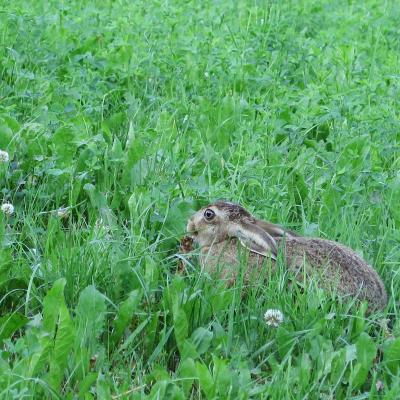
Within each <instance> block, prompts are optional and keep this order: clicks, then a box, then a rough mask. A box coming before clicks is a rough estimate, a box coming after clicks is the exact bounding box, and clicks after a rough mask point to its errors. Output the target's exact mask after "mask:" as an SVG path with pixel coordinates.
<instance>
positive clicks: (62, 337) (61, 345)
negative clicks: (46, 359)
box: [48, 301, 75, 390]
mask: <svg viewBox="0 0 400 400" xmlns="http://www.w3.org/2000/svg"><path fill="white" fill-rule="evenodd" d="M74 339H75V328H74V324H73V322H72V320H71V317H70V315H69V311H68V309H67V307H66V305H65V303H64V301H63V303H62V304H61V305H60V310H59V321H58V327H57V334H56V337H55V343H54V348H53V351H52V353H51V358H50V372H49V374H48V382H49V383H50V385H51V386H52V387H53V388H54V389H56V390H57V389H58V388H59V387H60V385H61V382H62V379H63V377H64V374H65V369H66V367H67V361H68V355H69V353H70V351H71V349H72V348H73V346H74Z"/></svg>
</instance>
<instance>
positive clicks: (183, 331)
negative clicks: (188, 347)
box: [174, 308, 188, 352]
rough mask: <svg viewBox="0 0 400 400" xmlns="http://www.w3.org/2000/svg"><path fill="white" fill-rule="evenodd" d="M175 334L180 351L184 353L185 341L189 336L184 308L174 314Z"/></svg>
mask: <svg viewBox="0 0 400 400" xmlns="http://www.w3.org/2000/svg"><path fill="white" fill-rule="evenodd" d="M174 333H175V339H176V343H177V345H178V348H179V351H180V352H183V348H184V344H185V339H186V338H187V336H188V322H187V317H186V313H185V311H184V310H183V309H182V308H179V309H178V310H177V311H176V313H174Z"/></svg>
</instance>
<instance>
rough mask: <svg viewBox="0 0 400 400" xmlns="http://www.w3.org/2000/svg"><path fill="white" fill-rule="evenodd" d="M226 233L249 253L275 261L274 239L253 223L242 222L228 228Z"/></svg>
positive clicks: (275, 248)
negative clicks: (234, 238) (236, 239)
mask: <svg viewBox="0 0 400 400" xmlns="http://www.w3.org/2000/svg"><path fill="white" fill-rule="evenodd" d="M228 231H229V236H231V237H237V238H238V239H239V240H240V243H241V244H242V245H243V246H244V247H246V248H247V249H249V250H250V251H253V252H254V253H258V254H261V255H263V256H266V257H271V258H272V259H274V260H276V256H277V254H278V250H277V245H276V242H275V239H274V238H273V237H272V236H271V235H269V234H268V233H267V232H266V231H264V230H263V229H261V228H260V227H259V226H257V225H256V224H255V223H253V222H250V221H243V220H242V221H240V222H239V223H236V224H234V225H233V226H232V227H230V228H228Z"/></svg>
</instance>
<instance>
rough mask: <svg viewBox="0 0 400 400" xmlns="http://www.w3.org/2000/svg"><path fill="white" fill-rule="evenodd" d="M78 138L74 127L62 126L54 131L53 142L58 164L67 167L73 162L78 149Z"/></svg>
mask: <svg viewBox="0 0 400 400" xmlns="http://www.w3.org/2000/svg"><path fill="white" fill-rule="evenodd" d="M76 139H77V138H76V137H75V133H74V131H73V128H72V127H62V128H59V129H57V130H56V131H55V132H54V135H53V140H52V143H53V154H54V156H55V157H56V160H57V165H60V166H62V167H67V166H69V165H70V164H71V161H72V159H73V157H74V155H75V153H76V150H77V145H76V144H75V140H76Z"/></svg>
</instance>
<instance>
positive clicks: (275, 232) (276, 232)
mask: <svg viewBox="0 0 400 400" xmlns="http://www.w3.org/2000/svg"><path fill="white" fill-rule="evenodd" d="M255 223H256V225H257V226H259V227H260V228H261V229H262V230H264V231H265V232H267V233H268V234H269V235H271V236H272V237H283V236H286V237H292V236H294V237H296V236H299V235H298V234H297V233H295V232H292V231H289V230H288V229H285V228H282V227H281V226H279V225H275V224H272V223H271V222H267V221H263V220H260V219H258V220H256V222H255Z"/></svg>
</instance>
